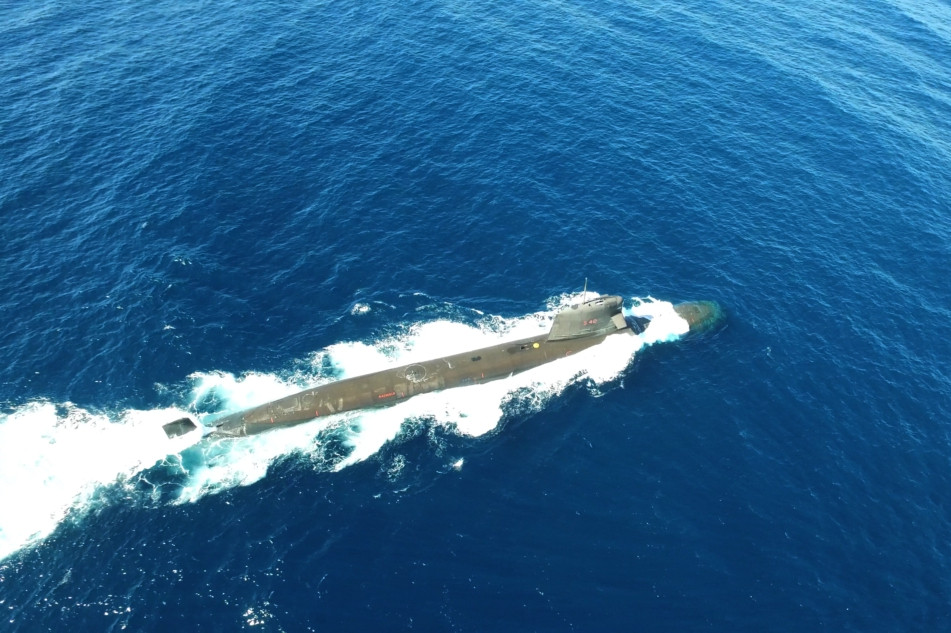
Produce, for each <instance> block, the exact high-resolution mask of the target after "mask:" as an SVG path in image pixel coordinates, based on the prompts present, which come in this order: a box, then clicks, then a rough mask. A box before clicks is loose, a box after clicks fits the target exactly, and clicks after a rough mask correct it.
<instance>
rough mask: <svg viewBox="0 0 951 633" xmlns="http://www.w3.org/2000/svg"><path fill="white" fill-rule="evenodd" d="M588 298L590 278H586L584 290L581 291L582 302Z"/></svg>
mask: <svg viewBox="0 0 951 633" xmlns="http://www.w3.org/2000/svg"><path fill="white" fill-rule="evenodd" d="M587 298H588V278H587V277H585V278H584V290H582V291H581V303H584V301H585V299H587Z"/></svg>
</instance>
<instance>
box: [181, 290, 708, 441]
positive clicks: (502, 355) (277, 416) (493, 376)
mask: <svg viewBox="0 0 951 633" xmlns="http://www.w3.org/2000/svg"><path fill="white" fill-rule="evenodd" d="M622 308H623V299H622V298H621V297H619V296H617V295H605V296H597V297H595V298H592V299H587V300H585V299H582V301H580V302H578V303H575V304H573V305H570V306H568V307H566V308H564V309H563V310H561V311H560V312H558V313H557V314H556V315H555V318H554V320H553V322H552V326H551V329H550V330H549V332H548V333H547V334H542V335H538V336H533V337H530V338H524V339H519V340H515V341H509V342H505V343H499V344H497V345H492V346H490V347H485V348H481V349H476V350H473V351H469V352H464V353H460V354H453V355H451V356H445V357H442V358H434V359H432V360H428V361H422V362H415V363H411V364H408V365H403V366H400V367H393V368H390V369H384V370H382V371H378V372H374V373H370V374H365V375H362V376H354V377H352V378H345V379H343V380H338V381H336V382H331V383H328V384H324V385H320V386H317V387H312V388H310V389H305V390H304V391H301V392H299V393H296V394H293V395H290V396H286V397H283V398H279V399H277V400H274V401H272V402H268V403H266V404H262V405H260V406H256V407H252V408H250V409H246V410H244V411H239V412H236V413H232V414H229V415H226V416H224V417H221V418H219V419H217V420H215V421H214V422H213V423H212V424H213V426H212V428H211V430H210V432H208V435H209V436H213V437H241V436H245V435H254V434H257V433H263V432H265V431H269V430H271V429H274V428H280V427H288V426H294V425H297V424H303V423H305V422H309V421H311V420H314V419H315V418H320V417H324V416H328V415H334V414H337V413H344V412H347V411H354V410H358V409H373V408H379V407H386V406H392V405H394V404H397V403H400V402H402V401H404V400H406V399H407V398H412V397H413V396H418V395H420V394H424V393H429V392H431V391H440V390H443V389H452V388H454V387H465V386H468V385H476V384H480V383H484V382H489V381H492V380H499V379H501V378H507V377H509V376H511V375H513V374H517V373H519V372H523V371H527V370H529V369H532V368H535V367H538V366H540V365H544V364H545V363H550V362H552V361H555V360H558V359H559V358H564V357H565V356H570V355H572V354H575V353H577V352H580V351H582V350H585V349H588V348H589V347H594V346H595V345H598V344H600V343H602V342H603V341H604V340H605V339H607V338H608V337H611V336H624V335H634V334H639V333H641V332H643V331H644V329H645V328H646V327H647V325H648V324H649V323H650V319H648V318H645V317H640V316H634V317H631V316H627V317H626V316H625V315H624V314H623V312H622ZM674 311H675V312H676V313H677V315H678V316H679V317H680V318H682V319H683V320H684V321H686V323H687V325H688V327H689V329H688V333H691V334H693V333H701V332H705V331H708V330H710V329H712V328H714V327H715V326H716V325H717V324H718V323H719V322H720V321H721V320H722V318H723V313H722V310H721V309H720V306H719V305H718V304H717V303H716V302H714V301H694V302H686V303H680V304H676V305H674ZM162 428H163V429H164V430H165V433H166V435H167V436H168V437H169V438H174V437H178V436H180V435H185V434H187V433H190V432H192V431H195V430H197V429H198V428H199V426H198V424H197V423H196V422H195V421H194V420H192V419H191V418H189V417H184V418H180V419H178V420H175V421H174V422H169V423H168V424H165V425H164V426H163V427H162Z"/></svg>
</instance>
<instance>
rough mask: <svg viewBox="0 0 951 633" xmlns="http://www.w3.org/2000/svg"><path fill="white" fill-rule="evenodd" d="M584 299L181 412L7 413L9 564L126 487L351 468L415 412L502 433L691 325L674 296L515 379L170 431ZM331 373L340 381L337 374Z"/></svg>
mask: <svg viewBox="0 0 951 633" xmlns="http://www.w3.org/2000/svg"><path fill="white" fill-rule="evenodd" d="M588 296H589V298H590V297H592V296H594V293H592V292H590V291H589V292H588ZM579 298H580V296H579V295H564V296H561V297H557V298H555V299H553V300H552V301H551V302H549V305H548V309H547V310H545V311H543V312H538V313H535V314H530V315H526V316H523V317H518V318H502V317H497V316H483V318H482V319H481V320H480V322H479V323H478V325H468V324H464V323H458V322H455V321H449V320H437V321H430V322H423V323H417V324H413V325H411V326H410V327H408V328H407V329H406V330H405V331H404V332H403V333H401V334H399V335H395V336H392V337H388V338H384V339H381V340H377V341H374V342H370V343H362V342H349V343H340V344H336V345H332V346H330V347H328V348H326V349H324V350H321V351H319V352H316V353H314V354H313V355H312V357H311V359H310V363H309V365H310V368H309V370H304V371H297V372H294V373H289V374H287V375H280V374H268V373H260V372H250V373H247V374H245V375H243V376H240V377H235V376H234V375H232V374H228V373H223V372H208V373H196V374H193V375H191V376H189V380H190V381H191V383H192V387H191V390H190V396H189V401H188V402H187V403H184V404H183V406H182V407H181V408H165V409H154V410H149V411H135V410H127V411H121V412H118V413H114V414H106V413H92V412H90V411H87V410H85V409H82V408H81V407H77V406H75V405H73V404H70V403H65V404H59V405H57V404H54V403H50V402H32V403H27V404H25V405H23V406H21V407H19V408H17V409H15V410H14V411H13V412H12V413H10V414H6V415H0V509H2V510H3V512H2V515H0V560H2V559H4V558H6V557H8V556H10V555H12V554H14V553H15V552H17V551H20V550H22V549H24V548H28V547H30V546H32V545H35V544H36V543H39V542H42V540H43V539H45V538H46V537H48V536H49V535H50V534H52V533H53V531H54V530H55V529H56V527H57V526H58V525H60V524H61V523H62V522H63V521H64V520H67V519H68V518H73V519H75V520H81V518H82V516H84V515H85V514H86V513H88V512H89V511H91V510H94V509H95V508H97V507H100V506H101V505H102V504H108V503H114V501H109V499H110V496H109V495H105V494H103V492H104V491H106V490H109V489H112V488H115V487H120V488H125V489H127V491H128V495H127V496H128V497H131V498H133V499H139V500H140V501H141V502H143V503H190V502H195V501H197V500H199V499H201V498H202V497H204V496H206V495H208V494H214V493H217V492H220V491H223V490H228V489H230V488H233V487H235V486H245V485H249V484H252V483H254V482H257V481H259V480H260V479H262V478H263V477H264V476H265V475H266V474H267V471H268V468H269V467H270V466H271V465H272V464H274V463H275V462H276V461H278V460H280V459H284V458H287V457H289V456H292V455H293V456H298V457H301V458H304V459H306V460H308V461H309V462H311V463H312V464H313V465H314V467H315V468H317V469H320V470H325V471H340V470H342V469H344V468H346V467H348V466H350V465H352V464H356V463H359V462H361V461H364V460H366V459H368V458H371V457H372V456H373V455H375V454H376V453H377V452H378V451H379V450H380V449H381V448H382V447H383V446H384V445H386V444H387V443H388V442H391V441H393V440H394V439H396V438H397V437H398V436H399V434H400V432H401V430H403V429H404V427H405V425H406V424H407V422H409V421H413V420H421V419H422V420H426V421H427V422H429V423H430V424H433V425H435V426H436V427H439V428H441V429H443V430H444V431H445V432H447V433H453V434H457V435H461V436H469V437H479V436H482V435H485V434H487V433H490V432H492V431H493V430H495V429H496V428H498V426H499V423H500V422H501V420H502V418H503V416H504V412H505V410H506V408H507V407H508V406H510V404H511V403H512V402H513V400H517V403H518V409H519V411H538V410H541V409H542V408H544V407H545V405H546V404H547V403H548V402H550V401H551V399H552V398H554V397H556V396H557V395H559V394H561V393H562V392H563V391H564V390H565V389H566V388H567V387H568V386H569V385H572V384H575V383H577V382H579V381H589V382H590V383H591V384H592V385H593V386H594V388H597V387H598V386H600V385H603V384H605V383H607V382H610V381H612V380H615V379H616V378H617V377H618V376H619V375H620V374H621V373H622V372H623V371H624V370H625V369H626V368H627V367H628V366H629V365H630V363H631V361H632V360H633V358H634V356H635V355H636V353H637V352H638V351H639V350H641V349H643V348H644V347H645V346H648V345H652V344H654V343H657V342H663V341H673V340H677V339H678V338H680V337H682V336H683V335H684V334H685V333H686V332H687V330H688V327H687V324H686V322H685V321H684V320H683V319H681V318H680V317H679V316H678V315H677V314H676V313H675V312H674V310H673V306H672V305H671V304H670V303H667V302H664V301H657V300H654V299H651V298H648V299H645V300H640V299H635V300H634V305H633V307H631V308H627V309H625V314H627V315H628V316H643V317H648V318H650V319H651V322H650V324H649V325H648V326H647V328H646V329H645V331H644V332H642V333H640V334H636V335H620V336H611V337H609V338H608V339H607V340H606V341H605V342H604V343H601V344H600V345H597V346H594V347H591V348H589V349H586V350H584V351H583V352H580V353H578V354H575V355H572V356H569V357H566V358H563V359H559V360H556V361H553V362H551V363H548V364H546V365H542V366H540V367H537V368H535V369H532V370H529V371H526V372H523V373H520V374H516V375H514V376H511V377H509V378H506V379H503V380H497V381H494V382H489V383H485V384H478V385H472V386H468V387H460V388H455V389H448V390H445V391H440V392H434V393H428V394H423V395H420V396H416V397H414V398H411V399H409V400H407V401H405V402H402V403H400V404H397V405H395V406H392V407H388V408H384V409H375V410H365V411H354V412H349V413H345V414H340V415H336V416H329V417H327V418H321V419H320V420H315V421H312V422H309V423H306V424H301V425H299V426H295V427H291V428H284V429H275V430H274V431H269V432H267V433H263V434H260V435H255V436H250V437H245V438H240V439H210V438H209V439H207V440H204V441H203V440H202V438H201V434H200V433H189V434H187V435H184V436H181V437H178V438H173V439H168V438H167V437H166V436H165V433H164V432H163V431H162V428H161V427H162V425H163V424H164V423H166V422H168V421H170V420H174V419H176V418H180V417H183V416H185V415H188V411H192V412H194V411H197V410H207V409H208V408H209V407H214V408H218V409H219V413H223V412H226V411H238V410H241V409H244V408H248V407H251V406H255V405H258V404H262V403H264V402H268V401H270V400H273V399H276V398H279V397H282V396H285V395H289V394H291V393H294V392H296V391H299V390H301V389H304V388H307V387H310V386H313V385H315V384H319V383H321V382H327V381H329V380H336V379H339V378H346V377H350V376H356V375H360V374H365V373H370V372H373V371H378V370H381V369H384V368H386V367H390V366H396V365H403V364H408V363H412V362H414V361H420V360H427V359H431V358H436V357H439V356H444V355H448V354H453V353H457V352H463V351H465V350H469V349H477V348H480V347H487V346H490V345H495V344H497V343H499V342H501V341H504V340H514V339H519V338H526V337H529V336H534V335H537V334H539V333H542V332H547V331H548V329H550V327H551V323H552V320H553V318H554V315H555V313H556V312H557V311H558V310H560V309H561V308H563V307H565V306H567V305H570V304H571V303H574V302H577V300H578V299H579ZM369 309H370V308H369V307H367V308H366V309H361V310H360V311H359V312H358V313H357V315H359V314H364V313H365V312H366V311H368V310H369ZM356 318H359V316H357V317H356ZM328 368H330V369H331V372H330V373H332V374H333V375H332V377H328V376H327V375H326V374H327V373H328ZM209 403H211V404H209ZM192 415H194V413H193V414H192ZM215 415H217V414H206V415H203V416H199V417H202V418H205V419H208V418H210V417H214V416H215ZM447 466H452V464H447ZM146 475H148V476H147V477H146ZM154 481H158V482H159V483H158V484H154V483H151V482H154ZM169 489H172V490H174V493H172V494H169V493H168V490H169ZM150 490H151V492H149V491H150Z"/></svg>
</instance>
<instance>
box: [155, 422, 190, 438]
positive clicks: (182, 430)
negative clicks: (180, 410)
mask: <svg viewBox="0 0 951 633" xmlns="http://www.w3.org/2000/svg"><path fill="white" fill-rule="evenodd" d="M197 428H198V425H197V424H195V423H194V422H193V421H192V419H191V418H179V419H178V420H175V421H174V422H169V423H168V424H163V425H162V430H164V431H165V435H167V436H168V438H169V439H171V438H173V437H179V436H181V435H185V434H186V433H191V432H192V431H194V430H195V429H197Z"/></svg>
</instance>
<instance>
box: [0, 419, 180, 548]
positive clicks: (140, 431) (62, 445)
mask: <svg viewBox="0 0 951 633" xmlns="http://www.w3.org/2000/svg"><path fill="white" fill-rule="evenodd" d="M182 415H184V413H183V412H182V411H180V410H176V409H164V410H153V411H125V412H123V413H122V414H120V415H119V416H118V417H117V419H116V420H115V421H113V420H111V419H110V418H109V417H108V416H106V415H104V414H93V413H90V412H88V411H85V410H83V409H81V408H79V407H75V406H73V405H71V404H67V405H64V406H62V407H56V406H54V405H53V404H50V403H45V402H38V403H31V404H28V405H26V406H23V407H21V408H20V409H18V410H17V411H15V412H14V413H12V414H10V415H5V416H0V508H2V509H3V512H2V515H0V559H3V558H5V557H6V556H9V555H10V554H11V553H13V552H15V551H17V550H18V549H20V548H22V547H25V546H28V545H31V544H33V543H36V542H38V541H40V540H41V539H43V538H45V537H46V536H48V535H49V534H51V533H52V531H53V530H54V529H55V528H56V526H57V525H59V523H60V522H61V521H62V520H63V519H64V518H66V516H67V515H69V514H70V513H71V512H72V513H76V514H81V513H82V512H84V511H86V510H88V509H89V508H90V507H92V506H93V505H94V502H95V496H96V493H97V491H99V490H100V489H101V488H102V487H103V486H111V485H116V484H119V485H121V484H123V483H126V482H128V481H129V478H131V477H132V476H133V475H135V474H136V473H138V472H141V471H142V470H143V469H145V468H148V467H150V466H153V465H154V464H156V463H157V462H159V461H161V460H162V459H164V458H165V457H166V456H167V455H168V454H169V453H170V452H178V451H181V450H183V449H185V448H186V447H187V446H188V445H189V444H191V443H194V442H197V441H198V439H199V437H198V434H191V435H190V436H183V437H180V438H175V439H174V440H169V439H168V438H166V437H165V433H164V432H163V431H162V428H161V425H162V424H163V423H165V422H168V421H170V420H174V419H176V418H177V417H181V416H182Z"/></svg>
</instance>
